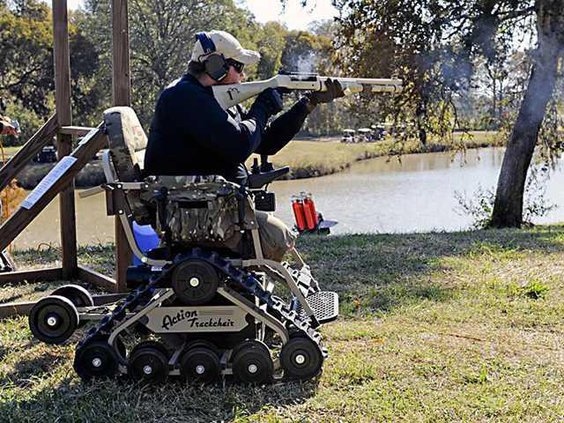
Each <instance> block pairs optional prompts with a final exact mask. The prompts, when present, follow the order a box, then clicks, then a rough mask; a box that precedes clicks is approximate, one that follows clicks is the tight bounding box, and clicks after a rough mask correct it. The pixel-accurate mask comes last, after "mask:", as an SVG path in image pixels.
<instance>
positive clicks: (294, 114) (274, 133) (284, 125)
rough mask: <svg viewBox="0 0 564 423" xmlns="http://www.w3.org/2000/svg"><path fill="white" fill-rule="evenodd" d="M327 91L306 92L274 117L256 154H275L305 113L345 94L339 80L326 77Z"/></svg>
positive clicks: (295, 128) (292, 135)
mask: <svg viewBox="0 0 564 423" xmlns="http://www.w3.org/2000/svg"><path fill="white" fill-rule="evenodd" d="M326 86H327V91H323V92H321V91H314V92H311V93H309V94H306V95H305V96H304V97H302V98H301V99H300V100H299V101H298V102H297V103H296V104H294V105H293V106H292V108H291V109H290V110H288V111H287V112H286V113H284V114H283V115H281V116H279V117H278V118H276V119H275V120H274V121H273V122H272V123H271V124H270V125H269V126H268V127H267V128H266V129H265V132H264V134H263V136H262V138H263V139H262V143H261V144H260V146H259V148H258V149H257V150H256V151H255V153H258V154H268V155H269V156H271V155H274V154H276V153H277V152H278V151H280V150H281V149H282V148H283V147H284V146H285V145H286V144H288V143H289V142H290V141H291V140H292V138H294V136H295V135H296V134H297V133H298V132H299V131H300V129H301V127H302V125H303V123H304V121H305V119H306V117H307V115H309V114H310V113H311V112H312V111H313V109H315V107H316V106H317V105H318V104H320V103H330V102H332V101H333V100H334V99H336V98H339V97H343V96H344V95H345V94H344V92H343V89H342V87H341V84H340V83H339V81H335V80H332V79H328V80H327V81H326Z"/></svg>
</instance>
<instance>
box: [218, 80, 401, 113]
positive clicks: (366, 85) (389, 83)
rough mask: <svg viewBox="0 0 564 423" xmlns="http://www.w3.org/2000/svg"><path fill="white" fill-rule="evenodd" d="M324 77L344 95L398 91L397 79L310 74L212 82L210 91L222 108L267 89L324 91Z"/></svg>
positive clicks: (399, 81)
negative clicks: (233, 81)
mask: <svg viewBox="0 0 564 423" xmlns="http://www.w3.org/2000/svg"><path fill="white" fill-rule="evenodd" d="M328 78H331V79H333V80H338V81H339V82H340V83H341V86H342V87H343V89H344V91H345V95H349V94H353V93H360V92H371V93H396V92H400V91H401V90H402V81H401V79H385V78H377V79H376V78H340V77H333V76H317V75H310V74H287V75H286V74H281V75H277V76H275V77H272V78H270V79H266V80H263V81H253V82H243V83H242V84H233V85H214V86H213V87H212V90H213V95H214V96H215V99H216V100H217V102H218V103H219V105H220V106H221V107H222V108H223V109H224V110H225V109H228V108H230V107H233V106H235V105H236V104H239V103H241V102H243V101H245V100H248V99H249V98H252V97H254V96H256V95H258V94H260V93H261V92H262V91H264V90H266V89H267V88H285V89H288V90H300V91H325V89H326V88H325V81H326V80H327V79H328Z"/></svg>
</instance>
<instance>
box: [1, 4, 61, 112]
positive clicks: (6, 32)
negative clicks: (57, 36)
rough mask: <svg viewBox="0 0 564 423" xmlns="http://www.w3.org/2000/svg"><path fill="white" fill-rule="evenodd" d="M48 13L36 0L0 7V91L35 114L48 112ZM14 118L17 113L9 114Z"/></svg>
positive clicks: (50, 68)
mask: <svg viewBox="0 0 564 423" xmlns="http://www.w3.org/2000/svg"><path fill="white" fill-rule="evenodd" d="M52 45H53V37H52V26H51V12H50V9H49V8H48V7H47V5H46V4H45V3H43V2H39V1H37V0H28V1H25V2H24V1H20V2H17V3H16V8H15V10H14V11H12V10H10V9H7V8H0V57H1V58H2V60H0V94H1V95H3V96H5V97H7V100H8V102H9V101H13V99H17V101H18V102H19V103H20V104H22V105H23V107H25V108H26V109H28V110H32V111H33V112H34V113H36V114H37V115H38V116H41V117H45V116H47V115H48V114H49V112H50V110H49V107H48V104H47V103H48V102H47V98H48V96H49V93H50V92H51V90H52V89H53V86H54V83H53V59H52ZM13 117H14V118H18V117H17V116H13Z"/></svg>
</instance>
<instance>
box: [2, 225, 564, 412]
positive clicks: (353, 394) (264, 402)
mask: <svg viewBox="0 0 564 423" xmlns="http://www.w3.org/2000/svg"><path fill="white" fill-rule="evenodd" d="M300 250H301V251H302V253H303V254H304V256H305V258H306V260H307V261H308V262H309V263H310V265H311V266H312V268H313V271H314V272H315V274H316V276H317V277H318V279H319V280H320V281H321V282H322V284H323V286H324V288H325V289H333V290H337V291H338V292H339V293H340V296H341V301H342V307H341V310H342V314H343V316H342V318H341V319H340V320H339V321H337V322H334V323H331V324H329V325H326V326H324V327H323V329H322V333H323V336H324V338H325V342H326V344H327V346H328V348H329V350H330V354H331V356H330V359H329V360H328V361H327V362H326V363H325V370H324V373H323V375H322V376H321V377H320V378H319V379H318V380H316V381H312V382H308V383H304V384H295V383H293V384H280V385H274V386H266V387H254V388H253V387H243V386H234V385H229V384H228V385H227V387H226V388H225V389H224V388H222V387H221V386H211V387H200V386H196V387H191V386H184V385H182V384H179V383H171V384H168V385H165V386H161V387H140V386H137V385H135V384H130V383H126V382H125V381H109V382H105V383H102V382H99V383H94V384H92V385H83V384H82V383H81V382H80V381H79V379H78V378H77V377H76V376H75V375H74V373H73V371H72V366H71V362H72V357H73V351H74V346H73V345H72V344H69V345H63V346H58V347H47V346H45V345H42V344H40V343H38V342H37V341H35V340H33V339H32V337H31V334H30V332H29V330H28V328H27V324H26V319H25V318H23V317H22V318H15V319H9V320H4V321H1V322H0V384H1V385H0V421H18V422H24V421H30V422H31V421H33V422H35V421H54V420H56V419H59V420H57V421H69V422H70V421H73V422H74V421H92V422H94V421H118V422H130V421H145V422H153V421H167V422H195V421H221V420H226V421H261V422H263V421H267V422H268V421H270V422H274V421H314V422H327V421H330V422H331V421H335V422H337V421H339V422H341V421H343V422H359V421H382V420H386V421H387V420H394V421H408V422H413V421H449V422H450V421H503V422H505V421H538V422H547V421H548V422H550V421H562V419H563V418H564V398H563V396H562V380H564V347H563V341H564V294H563V293H564V275H563V270H562V263H563V262H564V226H550V227H548V226H547V227H538V228H536V229H530V230H523V231H515V230H490V231H477V232H465V233H453V234H448V233H433V234H411V235H358V236H340V237H336V236H335V237H326V238H319V237H310V238H302V239H301V240H300ZM55 253H56V252H54V251H52V250H47V251H43V252H41V253H37V252H33V251H27V252H19V253H17V254H16V255H15V256H16V259H17V260H19V262H20V263H22V264H23V265H27V266H37V265H39V264H45V263H51V262H53V261H54V260H56V259H57V258H58V256H57V254H55ZM80 257H81V261H82V262H84V263H90V264H93V265H94V267H96V268H98V269H99V270H103V271H110V270H111V268H112V266H113V263H112V258H111V248H110V247H103V246H100V247H90V248H83V249H81V251H80ZM51 287H52V286H50V285H48V284H44V285H29V286H23V287H18V288H3V289H2V290H1V291H0V298H1V300H3V301H6V300H18V299H23V298H26V297H29V296H35V297H37V296H41V295H45V294H46V292H47V291H48V290H49V289H50V288H51Z"/></svg>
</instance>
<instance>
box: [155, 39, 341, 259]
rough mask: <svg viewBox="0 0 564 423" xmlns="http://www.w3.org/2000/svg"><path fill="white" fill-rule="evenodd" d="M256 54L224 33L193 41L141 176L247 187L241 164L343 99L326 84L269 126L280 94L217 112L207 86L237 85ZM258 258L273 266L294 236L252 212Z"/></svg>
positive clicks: (164, 100) (161, 110) (162, 102)
mask: <svg viewBox="0 0 564 423" xmlns="http://www.w3.org/2000/svg"><path fill="white" fill-rule="evenodd" d="M259 59H260V54H259V53H258V52H256V51H252V50H247V49H244V48H243V47H242V46H241V44H240V43H239V41H238V40H237V39H236V38H235V37H234V36H233V35H231V34H229V33H227V32H225V31H210V32H203V33H199V34H197V35H196V43H195V45H194V48H193V50H192V56H191V59H190V62H189V63H188V72H187V73H186V75H184V76H183V77H181V78H180V79H179V80H177V81H175V82H174V83H173V84H171V85H170V86H169V87H167V88H166V89H165V90H164V91H163V92H162V94H161V95H160V97H159V100H158V101H157V106H156V109H155V114H154V117H153V121H152V122H151V131H150V135H149V141H148V145H147V150H146V154H145V173H146V174H148V175H222V176H224V177H225V178H226V179H228V180H230V181H233V182H236V183H239V184H242V185H244V184H246V181H247V177H248V172H247V169H246V168H245V165H244V162H245V160H247V159H248V158H249V156H250V155H251V154H252V153H257V154H267V155H273V154H276V153H277V152H278V151H279V150H280V149H281V148H283V147H284V146H285V145H286V144H287V143H288V142H290V141H291V139H292V138H293V137H294V135H295V134H296V133H297V132H298V131H299V130H300V128H301V126H302V124H303V123H304V121H305V118H306V117H307V115H308V114H309V113H310V112H311V111H312V110H313V109H314V108H315V106H316V105H317V104H318V103H327V102H330V101H332V100H333V99H335V98H337V97H342V96H343V90H342V88H341V86H340V84H339V83H338V82H337V81H335V82H334V83H333V82H332V81H331V82H330V81H327V91H324V92H312V93H310V94H308V95H306V96H304V97H303V98H301V99H300V100H299V101H298V102H296V103H295V104H294V105H293V106H292V107H291V108H290V109H289V110H288V111H286V112H285V113H283V114H281V115H280V116H278V117H277V118H276V119H274V120H272V122H270V123H269V119H270V118H271V117H272V116H274V115H276V114H277V113H278V112H280V111H281V110H282V99H281V97H280V94H279V93H278V92H277V91H276V90H273V89H267V90H265V91H263V92H262V93H260V94H259V95H258V96H257V98H256V100H255V102H254V103H253V105H252V106H251V107H250V109H249V110H248V111H245V110H244V109H243V108H242V107H241V106H239V105H237V106H235V107H233V108H231V109H229V110H223V109H222V108H221V107H220V105H219V104H218V103H217V101H216V100H215V97H214V96H213V91H212V88H211V87H212V86H213V85H218V84H221V85H226V84H238V83H241V82H242V81H243V80H244V78H245V73H244V67H245V65H250V64H254V63H257V62H258V61H259ZM257 219H258V220H259V226H260V228H261V229H260V234H261V240H262V241H263V242H262V244H263V250H264V254H265V257H267V258H271V259H275V260H280V259H281V258H282V256H283V254H284V253H285V252H286V250H287V249H288V248H290V247H291V246H293V243H294V240H295V236H294V235H293V234H292V232H291V231H290V230H289V229H288V228H287V227H286V225H284V223H283V222H282V221H280V220H279V219H277V218H275V217H274V216H272V215H269V214H268V213H264V212H257Z"/></svg>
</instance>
